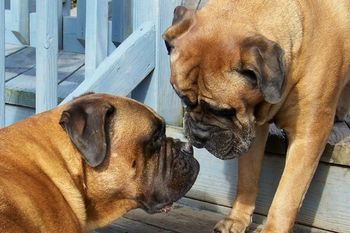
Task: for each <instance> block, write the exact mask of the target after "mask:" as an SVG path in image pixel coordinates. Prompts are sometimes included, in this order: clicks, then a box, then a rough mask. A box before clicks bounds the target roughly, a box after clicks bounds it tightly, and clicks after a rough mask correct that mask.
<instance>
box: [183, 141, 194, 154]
mask: <svg viewBox="0 0 350 233" xmlns="http://www.w3.org/2000/svg"><path fill="white" fill-rule="evenodd" d="M181 151H182V152H183V153H185V154H188V155H193V147H192V145H191V144H190V143H188V142H182V143H181Z"/></svg>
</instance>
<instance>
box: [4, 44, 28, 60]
mask: <svg viewBox="0 0 350 233" xmlns="http://www.w3.org/2000/svg"><path fill="white" fill-rule="evenodd" d="M24 48H26V46H23V45H16V44H5V57H7V56H10V55H12V54H14V53H17V52H18V51H20V50H22V49H24Z"/></svg>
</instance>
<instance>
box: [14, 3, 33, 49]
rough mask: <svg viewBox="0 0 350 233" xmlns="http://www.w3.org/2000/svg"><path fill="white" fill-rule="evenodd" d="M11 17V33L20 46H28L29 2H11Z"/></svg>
mask: <svg viewBox="0 0 350 233" xmlns="http://www.w3.org/2000/svg"><path fill="white" fill-rule="evenodd" d="M37 6H38V4H37ZM11 15H12V25H11V30H12V32H13V33H14V34H15V36H16V37H17V39H18V40H19V41H20V42H21V43H22V44H29V0H11Z"/></svg>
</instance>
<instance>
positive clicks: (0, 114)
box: [0, 0, 5, 127]
mask: <svg viewBox="0 0 350 233" xmlns="http://www.w3.org/2000/svg"><path fill="white" fill-rule="evenodd" d="M4 125H5V1H4V0H0V127H4Z"/></svg>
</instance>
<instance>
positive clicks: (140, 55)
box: [63, 22, 155, 103]
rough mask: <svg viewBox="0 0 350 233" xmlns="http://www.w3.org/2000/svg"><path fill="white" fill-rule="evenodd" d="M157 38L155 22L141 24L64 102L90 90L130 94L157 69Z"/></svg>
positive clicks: (123, 94) (122, 94)
mask: <svg viewBox="0 0 350 233" xmlns="http://www.w3.org/2000/svg"><path fill="white" fill-rule="evenodd" d="M154 41H155V29H154V25H153V24H152V23H149V22H148V23H145V24H143V25H141V26H140V27H139V28H138V29H137V30H136V31H135V32H134V33H133V34H131V35H130V36H129V37H128V38H127V39H126V40H125V41H124V42H123V43H122V44H121V45H120V46H119V47H118V48H117V49H116V50H115V51H114V52H113V53H112V54H111V55H110V56H108V57H107V58H106V59H105V60H104V61H103V63H101V65H100V66H99V67H98V68H97V69H96V71H95V73H94V75H93V76H92V77H91V78H90V79H86V80H85V81H84V82H83V83H82V84H81V85H80V86H79V87H78V88H77V89H76V90H75V91H74V92H72V93H71V94H70V95H69V96H68V97H67V98H66V99H65V100H64V101H63V103H66V102H67V101H69V100H71V99H72V98H73V97H76V96H79V95H81V94H83V93H85V92H87V91H95V92H106V93H111V94H114V95H121V96H126V95H128V94H129V93H130V92H131V91H132V90H133V89H134V88H135V87H136V86H137V84H139V83H140V82H141V81H142V80H143V79H144V77H146V76H147V75H148V74H149V73H150V72H151V71H152V70H153V69H154V65H155V61H154V57H155V54H154V51H155V49H154Z"/></svg>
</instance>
